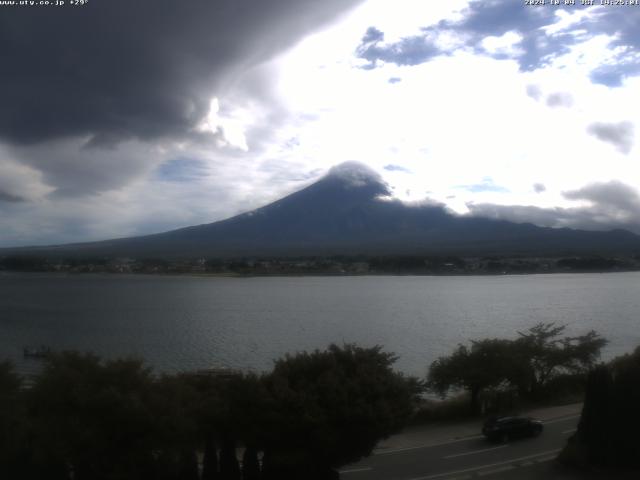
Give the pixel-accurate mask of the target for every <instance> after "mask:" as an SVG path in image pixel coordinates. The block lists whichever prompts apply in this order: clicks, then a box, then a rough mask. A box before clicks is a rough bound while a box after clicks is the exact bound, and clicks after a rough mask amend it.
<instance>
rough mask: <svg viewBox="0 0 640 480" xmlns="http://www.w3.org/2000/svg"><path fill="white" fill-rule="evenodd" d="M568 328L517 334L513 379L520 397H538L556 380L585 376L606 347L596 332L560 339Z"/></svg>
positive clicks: (551, 327)
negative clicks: (572, 375)
mask: <svg viewBox="0 0 640 480" xmlns="http://www.w3.org/2000/svg"><path fill="white" fill-rule="evenodd" d="M565 329H566V325H558V326H557V325H556V324H555V323H538V324H537V325H535V326H533V327H531V328H530V329H528V330H527V331H526V332H524V333H523V332H518V334H519V335H520V338H518V339H517V340H516V341H515V342H514V355H513V357H514V358H513V359H512V361H513V362H515V366H516V367H517V374H516V375H515V376H514V378H512V381H513V383H515V384H517V385H518V388H519V390H520V393H521V394H523V395H527V396H530V397H535V396H536V395H537V394H538V393H539V391H540V390H541V389H543V388H544V387H545V386H546V385H547V383H548V381H549V380H550V379H552V378H553V377H554V376H557V375H559V374H566V373H582V374H586V373H587V372H588V371H589V369H590V368H592V367H593V366H594V365H595V363H596V361H597V359H598V358H599V356H600V350H601V349H602V347H604V346H605V345H606V344H607V340H605V339H604V338H602V337H601V336H600V335H599V334H597V333H596V332H595V331H594V330H591V331H589V332H587V333H586V334H585V335H579V336H575V337H570V336H564V337H563V336H561V335H562V334H563V333H564V331H565Z"/></svg>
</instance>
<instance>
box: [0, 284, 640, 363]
mask: <svg viewBox="0 0 640 480" xmlns="http://www.w3.org/2000/svg"><path fill="white" fill-rule="evenodd" d="M639 313H640V273H635V272H634V273H615V274H558V275H523V276H479V277H411V276H398V277H394V276H380V277H375V276H371V277H283V278H215V277H188V276H183V277H178V276H176V277H172V276H143V275H140V276H121V275H54V274H7V273H5V274H1V275H0V357H9V358H11V359H12V360H13V361H14V362H16V364H17V366H18V369H19V370H20V371H21V372H23V373H28V372H33V371H35V370H37V368H38V364H39V362H38V360H36V359H25V358H23V355H22V349H23V347H24V346H26V345H32V346H38V345H47V346H50V347H51V348H52V349H54V350H62V349H75V350H82V351H94V352H97V353H99V354H101V355H103V356H111V357H113V356H137V357H140V358H143V359H145V360H146V361H147V362H148V363H149V364H150V365H152V366H154V367H155V368H156V369H158V370H163V371H176V370H183V369H194V368H205V367H218V366H226V367H233V368H242V369H253V370H257V371H260V370H264V369H268V368H270V366H271V364H272V361H273V360H274V359H275V358H277V357H279V356H281V355H283V354H284V353H286V352H295V351H300V350H309V349H314V348H324V347H326V346H327V345H328V344H329V343H331V342H337V343H343V342H356V343H358V344H360V345H363V346H372V345H376V344H380V345H383V346H384V347H385V348H386V349H387V350H390V351H394V352H396V353H397V354H398V355H399V356H400V358H399V360H398V362H397V364H396V365H397V368H399V369H400V370H402V371H405V372H407V373H410V374H416V375H424V373H425V372H426V368H427V366H428V364H429V363H430V362H431V361H433V360H434V359H435V358H436V357H437V356H439V355H443V354H446V353H448V352H449V351H450V350H451V349H452V348H453V347H455V346H456V344H457V343H459V342H465V341H467V340H468V339H471V338H483V337H493V336H496V337H509V336H516V335H517V331H518V330H522V329H525V328H527V327H528V326H531V325H533V324H535V323H537V322H557V323H561V324H568V326H569V330H568V332H569V333H580V332H583V331H586V330H588V329H592V328H593V329H596V330H597V331H598V332H600V333H601V334H603V336H605V337H606V338H608V339H609V340H611V343H610V344H609V345H608V346H607V347H606V349H605V351H604V354H605V356H606V357H611V356H614V355H619V354H621V353H625V352H627V351H630V350H631V349H633V348H634V347H635V346H636V345H638V344H640V330H638V328H637V321H638V318H639V315H638V314H639Z"/></svg>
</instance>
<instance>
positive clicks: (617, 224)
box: [467, 181, 640, 233]
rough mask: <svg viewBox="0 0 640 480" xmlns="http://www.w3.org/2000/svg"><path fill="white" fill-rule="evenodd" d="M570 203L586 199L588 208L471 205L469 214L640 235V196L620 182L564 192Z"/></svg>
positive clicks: (469, 205) (591, 185)
mask: <svg viewBox="0 0 640 480" xmlns="http://www.w3.org/2000/svg"><path fill="white" fill-rule="evenodd" d="M563 195H564V197H565V198H567V199H569V200H583V201H587V202H589V205H588V206H580V207H571V208H561V207H555V208H541V207H534V206H522V205H494V204H488V203H482V204H473V203H469V204H467V207H468V208H469V215H471V216H474V217H485V218H494V219H499V220H508V221H511V222H518V223H533V224H535V225H540V226H545V227H570V228H583V229H587V230H610V229H614V228H624V229H627V230H631V231H633V232H636V233H640V194H639V193H638V191H637V190H635V189H634V188H632V187H630V186H629V185H626V184H624V183H622V182H619V181H611V182H605V183H593V184H590V185H587V186H585V187H583V188H580V189H578V190H573V191H568V192H564V193H563Z"/></svg>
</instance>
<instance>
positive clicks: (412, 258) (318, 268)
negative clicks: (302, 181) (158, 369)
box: [0, 254, 640, 276]
mask: <svg viewBox="0 0 640 480" xmlns="http://www.w3.org/2000/svg"><path fill="white" fill-rule="evenodd" d="M2 270H4V271H16V272H70V273H147V274H157V273H160V274H163V273H174V274H180V273H191V274H210V275H233V276H242V275H376V274H382V275H384V274H405V275H500V274H527V273H566V272H621V271H638V270H640V254H639V255H618V256H603V255H586V256H585V255H583V256H554V257H539V256H526V255H521V256H515V257H514V256H500V255H494V256H484V257H460V256H446V255H444V256H442V255H440V256H438V255H383V256H367V255H355V256H349V255H335V256H315V257H300V258H295V257H286V258H285V257H273V258H271V257H268V258H267V257H265V258H263V257H239V258H191V259H163V258H130V257H115V258H113V257H91V258H82V257H72V258H64V257H57V258H49V257H44V256H38V255H27V254H24V255H23V254H20V255H5V256H0V271H2Z"/></svg>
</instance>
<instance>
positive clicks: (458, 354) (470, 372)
mask: <svg viewBox="0 0 640 480" xmlns="http://www.w3.org/2000/svg"><path fill="white" fill-rule="evenodd" d="M512 357H513V348H512V343H511V342H510V341H509V340H500V339H485V340H478V341H472V342H471V346H470V347H468V346H466V345H458V348H457V349H456V350H455V351H454V352H453V353H452V354H451V355H449V356H443V357H440V358H438V359H437V360H435V361H434V362H433V363H432V364H431V366H430V367H429V374H428V379H427V385H428V387H429V388H430V389H431V390H432V391H434V392H436V393H438V394H440V395H442V396H444V395H446V394H447V393H448V392H449V391H450V389H452V388H462V389H464V390H467V391H468V392H469V398H470V404H469V407H470V410H471V412H472V413H478V412H479V411H480V402H479V398H480V394H481V393H482V392H483V391H484V390H486V389H488V388H496V387H499V386H500V385H502V384H504V383H506V382H507V381H508V379H509V378H510V377H511V376H512V374H513V371H512V369H513V363H512Z"/></svg>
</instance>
